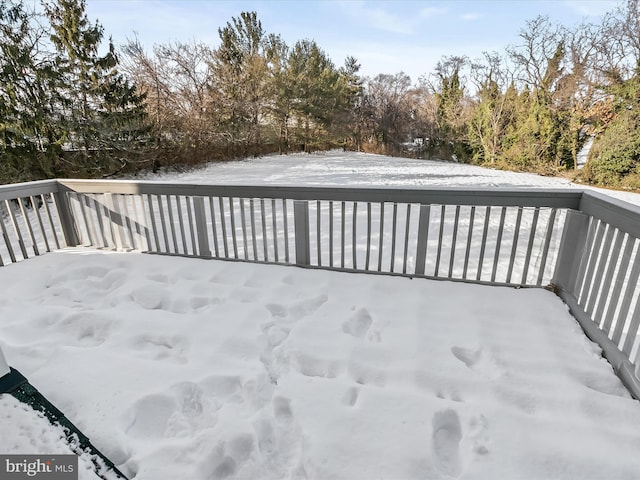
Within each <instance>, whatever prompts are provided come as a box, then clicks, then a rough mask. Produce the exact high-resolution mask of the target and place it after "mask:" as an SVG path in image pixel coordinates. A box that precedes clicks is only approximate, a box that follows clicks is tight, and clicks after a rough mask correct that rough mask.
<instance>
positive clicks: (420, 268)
mask: <svg viewBox="0 0 640 480" xmlns="http://www.w3.org/2000/svg"><path fill="white" fill-rule="evenodd" d="M430 210H431V206H430V205H420V214H419V217H418V241H417V251H416V271H415V274H416V275H424V266H425V262H426V260H427V241H428V239H429V213H430ZM440 241H442V239H440Z"/></svg>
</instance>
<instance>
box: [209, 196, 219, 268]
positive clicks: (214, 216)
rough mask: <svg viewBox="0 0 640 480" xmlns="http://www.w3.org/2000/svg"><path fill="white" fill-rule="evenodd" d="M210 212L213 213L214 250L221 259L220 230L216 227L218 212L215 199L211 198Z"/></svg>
mask: <svg viewBox="0 0 640 480" xmlns="http://www.w3.org/2000/svg"><path fill="white" fill-rule="evenodd" d="M209 211H210V212H211V230H212V233H213V250H214V252H216V258H220V250H219V248H218V247H219V246H218V228H217V227H216V223H217V221H216V210H215V208H214V206H213V197H209Z"/></svg>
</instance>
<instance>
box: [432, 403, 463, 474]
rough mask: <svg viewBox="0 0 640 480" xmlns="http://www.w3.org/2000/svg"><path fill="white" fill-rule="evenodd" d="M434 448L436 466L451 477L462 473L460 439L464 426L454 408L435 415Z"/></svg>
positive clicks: (433, 423) (433, 422)
mask: <svg viewBox="0 0 640 480" xmlns="http://www.w3.org/2000/svg"><path fill="white" fill-rule="evenodd" d="M432 425H433V433H432V442H433V443H432V448H433V458H434V463H435V466H436V468H437V469H438V470H439V471H440V472H442V473H444V474H445V475H449V476H451V477H458V476H460V474H461V473H462V462H461V460H460V440H462V427H461V425H460V418H459V417H458V414H457V413H456V412H455V411H454V410H441V411H439V412H436V414H435V415H434V416H433V421H432Z"/></svg>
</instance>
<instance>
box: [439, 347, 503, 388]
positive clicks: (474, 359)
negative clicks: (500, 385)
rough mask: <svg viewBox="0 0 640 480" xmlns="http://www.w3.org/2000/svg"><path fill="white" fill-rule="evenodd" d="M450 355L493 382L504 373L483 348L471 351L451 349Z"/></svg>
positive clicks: (457, 348) (460, 348)
mask: <svg viewBox="0 0 640 480" xmlns="http://www.w3.org/2000/svg"><path fill="white" fill-rule="evenodd" d="M451 353H453V355H454V356H455V357H456V358H457V359H458V360H460V361H461V362H462V363H464V364H465V365H466V366H467V367H469V368H470V369H471V370H473V371H474V372H476V373H478V374H480V375H482V376H483V377H486V378H489V379H491V380H495V379H497V378H499V377H500V376H502V374H503V373H504V372H503V370H502V368H500V366H499V365H498V364H497V363H496V361H495V359H494V358H493V357H492V356H491V355H490V354H489V353H488V352H487V351H486V350H484V349H483V348H480V349H478V350H471V349H468V348H462V347H451Z"/></svg>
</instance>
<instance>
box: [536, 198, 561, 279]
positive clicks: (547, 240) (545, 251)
mask: <svg viewBox="0 0 640 480" xmlns="http://www.w3.org/2000/svg"><path fill="white" fill-rule="evenodd" d="M556 211H557V210H556V209H555V208H552V209H551V212H549V220H548V221H547V233H546V234H545V236H544V244H543V246H542V259H541V260H540V269H539V270H538V280H537V281H536V285H538V286H540V285H542V279H543V277H544V271H545V269H546V268H547V258H548V257H549V248H550V246H551V236H552V234H553V230H554V226H555V222H556Z"/></svg>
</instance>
